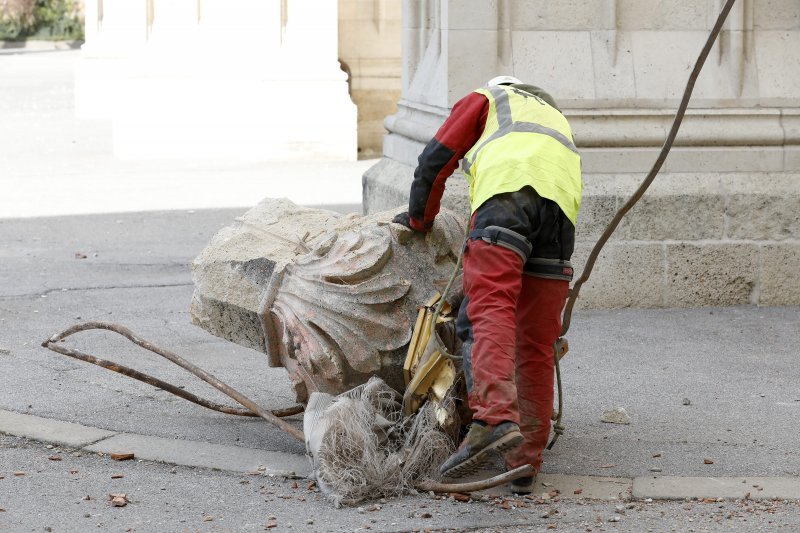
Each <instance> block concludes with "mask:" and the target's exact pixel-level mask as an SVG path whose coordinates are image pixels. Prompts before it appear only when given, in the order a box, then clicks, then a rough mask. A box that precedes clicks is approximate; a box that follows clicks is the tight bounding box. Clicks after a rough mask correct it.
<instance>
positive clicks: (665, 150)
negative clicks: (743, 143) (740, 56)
mask: <svg viewBox="0 0 800 533" xmlns="http://www.w3.org/2000/svg"><path fill="white" fill-rule="evenodd" d="M734 2H736V0H728V1H727V2H726V3H725V5H724V6H723V8H722V11H721V12H720V14H719V17H717V22H716V23H715V24H714V27H713V28H712V30H711V33H710V34H709V35H708V40H706V44H705V46H703V49H702V50H701V52H700V55H699V56H698V58H697V61H696V62H695V64H694V69H693V70H692V73H691V75H690V76H689V81H688V82H686V89H685V90H684V92H683V98H682V99H681V103H680V105H679V106H678V111H677V113H676V114H675V120H674V121H673V122H672V128H671V129H670V130H669V135H667V140H666V141H665V142H664V145H663V146H662V148H661V153H660V154H659V155H658V159H656V162H655V163H653V168H651V169H650V172H649V173H648V174H647V177H646V178H645V179H644V181H643V182H642V184H641V185H640V186H639V188H638V189H636V192H634V193H633V196H631V197H630V199H629V200H628V201H627V202H626V203H625V205H623V206H622V207H621V208H620V210H619V211H617V214H616V215H614V218H613V219H612V220H611V222H609V224H608V227H606V230H605V231H604V232H603V234H602V235H601V236H600V239H599V240H598V241H597V244H595V245H594V248H592V252H591V253H590V254H589V259H587V260H586V266H584V267H583V272H582V273H581V277H580V278H578V281H576V282H575V285H573V287H572V290H571V291H570V295H569V300H568V301H567V305H566V307H565V309H564V320H563V325H562V327H561V335H562V336H564V335H566V333H567V331H568V330H569V324H570V321H571V319H572V308H573V307H574V306H575V300H577V299H578V294H579V293H580V290H581V285H583V284H584V282H585V281H586V280H588V279H589V275H590V274H591V273H592V268H594V262H595V261H596V260H597V256H598V255H600V250H602V249H603V246H604V245H605V243H606V241H608V239H609V237H611V234H612V233H614V230H615V229H617V226H618V225H619V222H620V220H622V217H624V216H625V215H626V214H627V213H628V211H630V210H631V208H632V207H633V206H634V205H636V202H638V201H639V199H640V198H641V197H642V195H643V194H644V193H645V191H646V190H647V189H648V187H650V184H651V183H653V180H654V179H655V178H656V175H658V171H659V170H661V166H662V165H663V164H664V161H665V160H666V159H667V155H668V154H669V151H670V149H671V148H672V143H673V142H674V141H675V137H676V136H677V135H678V129H679V128H680V127H681V122H682V121H683V116H684V115H685V114H686V108H687V107H688V105H689V99H690V98H691V97H692V91H693V90H694V83H695V81H696V80H697V77H698V76H699V75H700V71H701V70H702V69H703V64H704V63H705V61H706V58H707V57H708V54H709V53H710V52H711V48H712V47H713V46H714V41H716V39H717V36H718V35H719V32H720V30H722V25H723V24H724V23H725V19H726V18H727V17H728V13H729V12H730V10H731V8H732V7H733V4H734Z"/></svg>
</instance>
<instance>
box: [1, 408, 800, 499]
mask: <svg viewBox="0 0 800 533" xmlns="http://www.w3.org/2000/svg"><path fill="white" fill-rule="evenodd" d="M0 433H3V434H7V435H13V436H17V437H23V438H26V439H30V440H35V441H39V442H46V443H53V444H59V445H65V446H74V444H71V442H72V443H74V442H75V440H71V441H70V439H69V435H70V434H72V435H74V434H76V433H77V434H79V435H84V437H85V438H84V441H85V443H84V444H80V445H77V446H75V447H76V448H79V449H82V450H85V451H87V452H91V453H96V451H99V450H105V449H106V448H107V446H109V445H111V446H113V437H120V438H124V437H131V438H136V439H141V440H143V441H144V442H145V443H150V444H153V448H152V449H149V450H148V449H147V446H145V448H139V449H137V450H134V453H136V455H137V457H139V458H142V459H147V458H148V457H155V456H157V455H158V452H157V447H158V446H161V445H163V441H165V440H170V439H163V438H161V437H152V436H148V435H139V434H136V433H124V432H113V431H107V430H104V429H100V428H95V427H91V426H84V425H82V424H74V423H71V422H63V421H61V420H55V419H51V418H44V417H39V416H35V415H27V414H22V413H17V412H14V411H7V410H4V409H0ZM98 435H100V437H99V438H93V437H96V436H98ZM173 440H178V439H173ZM179 442H180V445H181V447H182V448H183V449H184V450H186V451H187V452H188V451H190V450H191V449H192V448H193V447H195V445H197V448H199V449H206V448H208V447H210V446H211V447H214V448H215V449H217V450H220V451H222V450H227V451H230V452H232V453H234V454H235V453H236V452H238V451H242V450H248V453H253V450H252V449H251V448H242V447H240V446H227V445H220V444H217V445H211V444H209V443H206V442H195V441H186V440H179ZM128 451H130V450H128ZM256 451H258V450H256ZM267 453H277V452H267ZM200 456H202V454H200ZM297 457H298V459H299V458H301V457H302V456H300V455H297ZM148 460H156V461H158V460H157V459H148ZM158 462H166V463H167V464H175V465H180V466H196V467H201V468H212V469H217V470H226V469H224V468H219V467H218V466H217V465H215V464H202V463H201V464H198V462H197V461H193V462H189V461H184V462H183V463H181V462H174V461H158ZM186 463H189V464H186ZM264 466H265V467H266V470H265V474H266V475H270V474H271V475H274V476H281V475H291V474H297V475H303V474H304V473H301V472H293V471H292V472H283V471H281V470H280V469H277V468H270V467H269V466H268V465H264ZM228 471H231V472H248V471H249V470H245V469H234V470H231V469H228ZM742 480H749V481H752V482H758V483H763V484H775V485H778V487H779V488H778V489H777V490H776V489H774V488H771V487H769V485H767V487H765V490H764V491H757V490H752V491H750V492H751V494H750V498H752V499H762V498H764V499H791V500H796V499H800V479H798V478H795V477H769V478H767V477H758V476H753V477H724V478H712V477H704V478H698V477H667V476H664V477H653V476H641V477H637V478H633V479H631V478H608V477H602V476H576V475H566V474H565V475H562V474H541V475H540V476H539V479H538V480H537V482H538V484H541V483H548V488H549V486H553V487H556V486H559V485H564V486H566V487H569V488H570V489H569V490H567V491H566V492H570V491H571V490H572V489H571V487H573V486H575V487H581V486H583V485H585V484H590V485H592V486H594V487H600V488H599V489H598V490H597V491H596V492H595V491H592V494H595V495H596V494H597V492H604V493H605V494H603V495H601V496H602V497H595V498H592V499H607V500H621V499H628V498H630V497H633V498H634V499H637V500H641V499H646V498H652V499H654V500H674V499H679V500H683V499H686V498H697V497H708V498H713V497H726V498H728V499H730V498H733V497H742V495H738V496H735V495H734V496H724V495H717V496H715V495H711V494H706V493H703V492H702V491H703V490H705V489H704V487H705V486H706V485H707V484H709V483H717V484H719V485H721V486H727V485H726V484H731V483H733V484H736V483H739V484H741V485H745V484H742V483H741V481H742ZM538 484H537V486H538ZM665 484H666V485H668V488H669V490H663V489H664V487H663V486H662V485H665ZM752 484H753V483H749V484H747V485H745V486H749V485H752ZM786 487H788V488H786ZM767 489H769V490H767ZM576 496H578V495H575V494H572V493H571V492H570V493H563V494H561V495H560V497H562V498H565V499H567V498H569V499H589V498H588V497H587V496H585V495H583V494H581V495H580V497H579V498H576Z"/></svg>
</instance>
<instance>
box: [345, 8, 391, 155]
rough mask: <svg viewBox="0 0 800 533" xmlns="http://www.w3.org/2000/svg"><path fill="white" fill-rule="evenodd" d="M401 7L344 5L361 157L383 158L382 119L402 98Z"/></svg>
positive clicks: (348, 56)
mask: <svg viewBox="0 0 800 533" xmlns="http://www.w3.org/2000/svg"><path fill="white" fill-rule="evenodd" d="M400 7H401V3H400V2H398V1H397V0H339V60H340V61H341V62H342V63H343V66H344V68H345V69H346V71H347V72H348V75H349V83H350V97H351V98H352V99H353V102H354V103H355V104H356V106H357V107H358V152H359V157H360V158H370V157H380V155H381V147H382V145H383V135H384V133H385V131H386V130H384V127H383V119H384V117H386V116H388V115H393V114H394V113H395V112H396V110H397V105H396V104H397V101H398V100H399V99H400V83H401V82H400V74H401V65H400V40H401V28H400Z"/></svg>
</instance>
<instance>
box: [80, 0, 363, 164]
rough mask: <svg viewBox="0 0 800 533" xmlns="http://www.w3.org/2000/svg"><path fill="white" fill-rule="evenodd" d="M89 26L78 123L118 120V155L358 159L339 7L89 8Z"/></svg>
mask: <svg viewBox="0 0 800 533" xmlns="http://www.w3.org/2000/svg"><path fill="white" fill-rule="evenodd" d="M86 16H87V45H86V47H85V49H84V54H83V56H84V57H83V59H82V65H80V66H79V68H78V74H77V75H76V93H77V97H76V98H77V102H78V106H77V107H78V109H79V116H84V117H86V116H96V117H102V118H111V119H112V123H113V147H114V153H115V155H117V156H118V157H121V158H124V159H152V158H158V159H162V158H169V159H175V158H192V159H196V158H203V159H214V158H225V159H240V160H253V161H266V160H306V159H317V160H354V159H355V158H356V108H355V106H354V104H353V102H352V101H351V100H350V97H349V94H348V87H347V82H346V75H345V73H344V72H343V71H342V70H341V69H340V68H339V63H338V60H337V48H338V34H337V26H338V18H337V4H336V2H318V3H315V4H314V6H313V8H309V6H308V4H307V3H306V2H303V1H301V0H271V1H269V2H264V1H261V0H235V1H230V0H228V1H224V0H114V1H111V0H89V2H88V3H87V14H86ZM98 58H103V59H107V61H100V60H98ZM101 63H102V67H96V66H95V65H100V64H101ZM87 65H91V66H92V67H94V68H93V70H92V69H88V67H87ZM109 65H110V66H109ZM112 67H113V68H112ZM90 71H91V72H90ZM112 71H113V73H112ZM92 73H94V75H91V74H92ZM112 74H113V75H112ZM97 102H104V105H102V106H101V105H99V104H98V103H97ZM92 104H94V107H92Z"/></svg>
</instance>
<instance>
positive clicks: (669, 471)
mask: <svg viewBox="0 0 800 533" xmlns="http://www.w3.org/2000/svg"><path fill="white" fill-rule="evenodd" d="M240 212H241V211H239V210H211V211H195V212H192V213H189V212H186V211H172V212H150V213H134V214H114V215H92V216H74V217H60V218H30V219H5V220H0V256H1V257H2V258H3V261H2V263H0V349H2V351H0V359H2V361H3V364H2V365H0V382H2V383H4V384H6V386H4V387H3V388H2V389H0V409H4V410H7V411H12V412H15V413H20V414H30V415H36V416H39V417H44V418H48V419H56V420H63V421H66V422H71V423H78V424H81V425H84V426H89V427H92V428H99V429H102V430H105V431H110V432H113V433H125V434H137V435H143V436H147V437H153V438H158V439H167V440H173V439H178V440H180V441H195V442H202V443H208V444H210V445H220V446H237V447H243V448H249V449H253V450H263V451H265V452H280V453H286V454H293V455H298V456H299V455H302V454H303V452H304V450H303V447H302V445H300V444H299V443H297V442H295V441H293V440H292V439H290V438H289V437H288V436H286V435H285V434H283V433H282V432H280V431H278V430H276V429H274V428H272V427H271V426H270V425H269V424H266V423H264V422H262V421H260V420H256V419H242V418H240V417H233V416H230V415H222V414H219V413H215V412H211V411H207V410H205V409H204V408H201V407H198V406H195V405H193V404H190V403H188V402H185V401H183V400H181V399H178V398H175V397H173V396H172V395H170V394H168V393H165V392H163V391H159V390H155V389H153V388H152V387H150V386H148V385H144V384H142V383H140V382H136V381H133V380H130V379H127V378H124V377H122V376H119V375H117V374H113V373H111V372H108V371H106V370H103V369H100V368H97V367H94V366H92V365H88V364H85V363H81V362H78V361H73V360H70V359H68V358H65V357H63V356H60V355H58V354H55V353H52V352H50V351H47V350H45V349H43V348H41V347H40V343H41V342H42V340H44V339H45V338H47V337H49V336H50V335H52V334H54V333H56V332H57V331H60V330H62V329H64V328H66V327H68V326H70V325H72V324H73V323H75V322H79V321H85V320H106V321H113V322H117V323H120V324H124V325H126V326H128V327H130V328H131V329H132V330H134V331H135V332H137V333H138V334H140V335H141V336H142V337H144V338H146V339H148V340H150V341H152V342H154V343H156V344H158V345H160V346H163V347H165V348H168V349H170V350H172V351H174V352H176V353H178V354H180V355H182V356H185V357H186V358H187V359H189V360H190V361H192V362H194V363H195V364H198V365H200V366H201V367H202V368H204V369H206V370H208V371H209V372H211V373H213V374H214V375H217V376H218V377H219V378H220V379H222V380H223V381H226V382H227V383H229V384H231V385H233V386H234V387H236V388H237V389H239V390H241V391H242V392H244V393H245V394H247V395H249V396H251V397H252V398H253V399H254V400H255V401H257V402H259V403H260V404H262V405H264V406H265V407H268V408H279V407H287V406H289V405H292V403H293V400H294V398H293V395H292V393H291V390H290V387H289V383H288V379H287V378H286V374H285V371H284V370H283V369H281V368H269V367H268V366H267V364H266V361H265V360H264V356H263V354H260V353H257V352H254V351H251V350H247V349H245V348H241V347H239V346H236V345H233V344H231V343H229V342H226V341H223V340H221V339H217V338H215V337H212V336H210V335H208V334H207V333H205V332H204V331H202V330H200V329H198V328H196V327H194V326H192V325H191V324H190V317H189V313H188V307H189V301H190V298H191V293H192V289H193V286H192V284H191V280H190V275H189V268H188V263H189V262H190V261H191V259H192V258H193V257H194V256H195V255H197V253H199V251H200V250H201V248H202V247H203V246H204V244H205V243H206V242H207V240H208V239H209V238H210V236H211V235H212V234H213V233H214V232H215V231H216V230H217V229H219V228H220V227H221V226H223V225H225V224H227V223H229V222H230V221H231V220H232V219H233V217H234V216H236V215H237V214H239V213H240ZM568 338H569V340H570V345H571V351H570V353H569V355H568V356H567V357H566V359H565V360H564V364H563V378H564V383H565V419H564V421H565V424H566V427H567V431H566V433H565V435H564V436H563V437H562V438H561V439H560V440H559V442H558V443H557V445H556V446H555V448H554V449H553V450H552V451H550V452H547V453H546V454H545V463H544V472H545V473H548V474H558V475H579V476H594V477H612V478H625V479H634V478H645V477H648V476H649V477H653V476H656V477H659V478H661V477H664V478H671V477H690V478H731V477H747V478H749V477H753V476H757V477H768V478H789V479H790V481H791V483H795V484H796V483H797V482H798V481H797V479H798V478H797V476H798V475H800V451H798V448H797V420H798V417H799V416H800V368H798V365H797V363H796V361H797V353H798V352H797V346H799V345H800V320H799V319H798V308H796V307H784V308H757V307H738V308H707V309H688V310H613V311H578V312H576V314H575V316H574V318H573V325H572V329H571V331H570V333H569V335H568ZM69 344H70V345H72V346H75V347H76V348H78V349H81V350H83V351H86V352H88V353H94V354H97V355H98V356H101V357H105V358H109V359H112V360H115V361H118V362H120V363H121V364H125V365H128V366H132V367H134V368H137V369H139V370H141V371H144V372H147V373H149V374H151V375H156V376H158V377H161V378H163V379H165V380H167V381H169V382H171V383H175V384H178V385H182V386H184V387H186V389H187V390H189V391H190V392H193V393H195V394H198V395H201V396H206V397H210V399H212V400H214V401H217V402H220V403H230V400H229V399H228V398H226V397H224V396H222V395H221V394H219V393H217V392H216V391H214V390H209V388H208V387H206V386H204V384H202V383H199V382H198V381H197V380H196V379H195V378H194V377H192V376H189V375H187V374H186V373H185V372H183V371H182V370H180V369H179V368H177V367H175V366H174V365H170V364H168V363H167V362H165V361H163V360H160V359H159V358H157V357H155V356H151V355H149V354H146V355H143V353H142V352H141V351H140V350H137V349H135V348H134V347H132V346H131V345H130V344H129V343H128V342H127V341H124V339H121V338H119V337H116V336H114V335H111V334H109V333H107V332H106V333H103V332H94V333H93V332H87V333H84V334H81V335H78V336H76V337H74V338H73V339H72V340H70V341H69ZM613 407H623V408H625V409H626V410H627V411H628V413H629V414H630V415H631V417H632V422H631V424H630V425H615V424H606V423H603V422H601V421H600V417H601V415H602V413H603V410H604V409H608V408H613ZM296 423H299V421H298V422H296ZM707 460H708V461H707Z"/></svg>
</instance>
